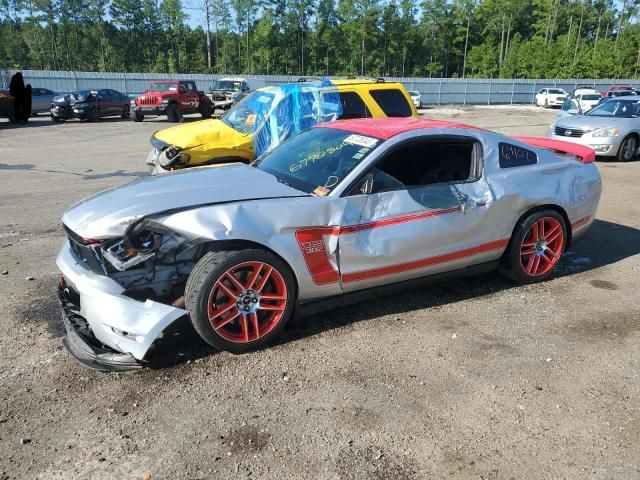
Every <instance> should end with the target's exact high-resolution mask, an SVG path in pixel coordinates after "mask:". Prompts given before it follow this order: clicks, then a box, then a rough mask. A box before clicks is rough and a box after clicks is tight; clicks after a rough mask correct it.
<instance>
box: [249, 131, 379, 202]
mask: <svg viewBox="0 0 640 480" xmlns="http://www.w3.org/2000/svg"><path fill="white" fill-rule="evenodd" d="M380 143H382V142H381V141H380V140H379V139H377V138H374V137H366V136H362V135H355V134H353V133H352V132H348V131H345V130H338V129H334V128H312V129H310V130H307V131H305V132H302V133H301V134H299V135H297V136H295V137H292V138H290V139H289V140H287V141H285V142H284V143H282V144H281V145H279V146H278V147H276V148H275V149H274V150H273V151H272V152H271V153H267V154H266V155H264V156H262V157H261V158H259V159H258V160H256V161H255V162H254V166H255V167H256V168H259V169H260V170H264V171H266V172H268V173H270V174H272V175H274V176H275V177H277V178H278V179H279V180H280V181H281V182H283V183H286V184H287V185H291V186H292V187H293V188H297V189H298V190H302V191H303V192H307V193H312V192H313V193H315V194H316V195H319V196H324V195H327V194H329V193H330V192H331V190H333V189H334V188H335V187H336V186H337V185H338V184H339V183H340V182H341V181H342V180H344V178H345V177H346V176H347V175H348V174H349V173H350V172H351V171H352V170H353V169H354V168H355V167H356V166H357V165H358V164H359V163H360V162H362V161H363V160H364V159H365V158H367V157H368V156H369V155H370V154H371V152H372V151H374V150H375V149H376V148H377V147H378V146H379V145H380Z"/></svg>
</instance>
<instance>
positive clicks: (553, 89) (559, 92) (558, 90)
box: [549, 88, 565, 95]
mask: <svg viewBox="0 0 640 480" xmlns="http://www.w3.org/2000/svg"><path fill="white" fill-rule="evenodd" d="M549 93H553V94H554V95H564V94H565V92H564V90H560V89H557V88H550V89H549Z"/></svg>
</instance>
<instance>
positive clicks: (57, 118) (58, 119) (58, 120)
mask: <svg viewBox="0 0 640 480" xmlns="http://www.w3.org/2000/svg"><path fill="white" fill-rule="evenodd" d="M51 120H53V121H54V122H57V123H62V122H64V120H63V119H62V118H61V117H56V116H55V115H51Z"/></svg>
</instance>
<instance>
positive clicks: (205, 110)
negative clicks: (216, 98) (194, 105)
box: [200, 103, 212, 118]
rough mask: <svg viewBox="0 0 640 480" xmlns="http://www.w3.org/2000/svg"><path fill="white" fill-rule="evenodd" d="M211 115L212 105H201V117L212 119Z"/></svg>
mask: <svg viewBox="0 0 640 480" xmlns="http://www.w3.org/2000/svg"><path fill="white" fill-rule="evenodd" d="M211 113H212V112H211V105H210V104H209V103H203V104H202V105H200V115H202V118H211Z"/></svg>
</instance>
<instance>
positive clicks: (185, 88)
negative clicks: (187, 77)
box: [178, 83, 187, 93]
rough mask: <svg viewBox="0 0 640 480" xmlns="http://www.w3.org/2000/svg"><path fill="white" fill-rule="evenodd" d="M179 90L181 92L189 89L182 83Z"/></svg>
mask: <svg viewBox="0 0 640 480" xmlns="http://www.w3.org/2000/svg"><path fill="white" fill-rule="evenodd" d="M178 90H179V91H180V93H185V92H186V91H187V87H186V85H185V84H184V83H181V84H180V85H178Z"/></svg>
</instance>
